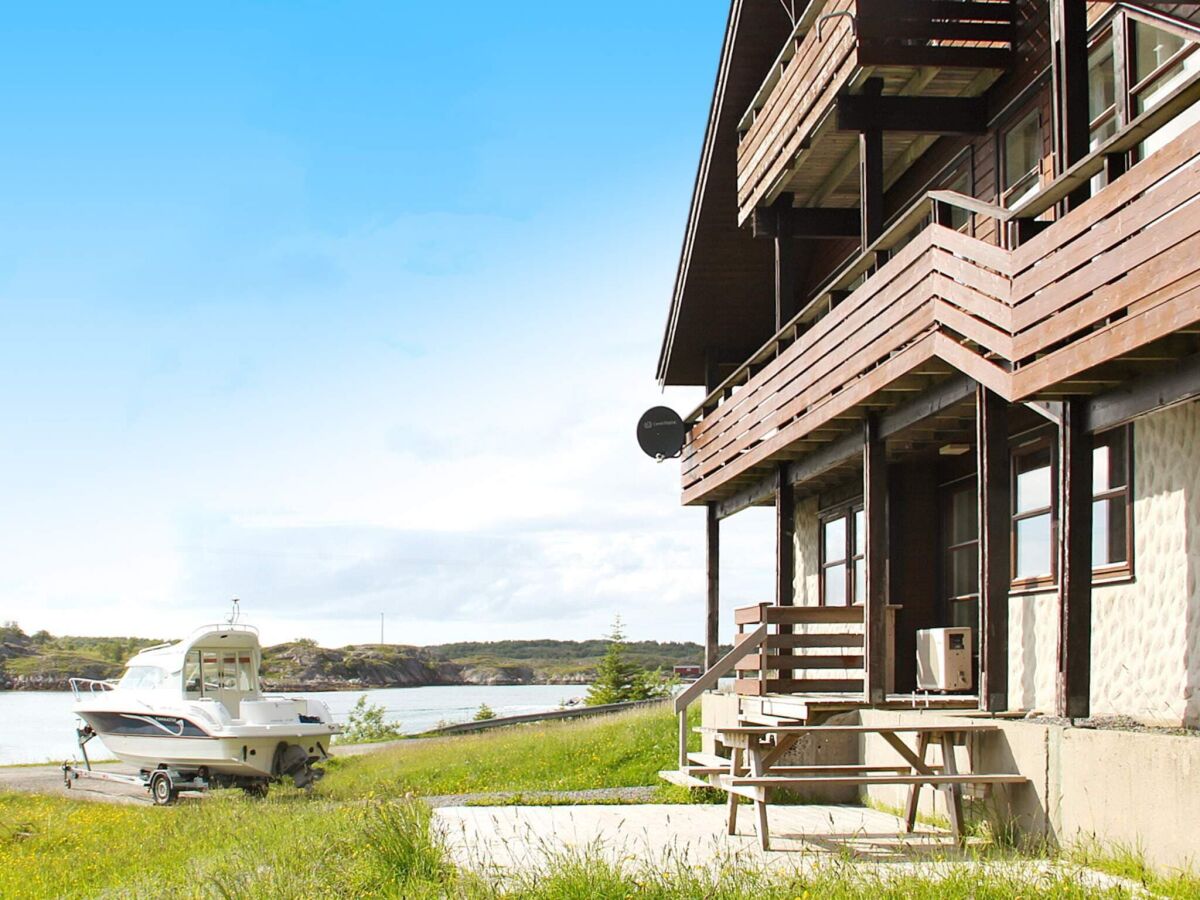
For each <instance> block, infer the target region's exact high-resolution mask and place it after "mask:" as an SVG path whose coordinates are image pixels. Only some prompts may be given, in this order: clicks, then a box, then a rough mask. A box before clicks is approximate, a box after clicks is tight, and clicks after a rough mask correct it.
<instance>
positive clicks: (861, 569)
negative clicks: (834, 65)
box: [854, 559, 867, 603]
mask: <svg viewBox="0 0 1200 900" xmlns="http://www.w3.org/2000/svg"><path fill="white" fill-rule="evenodd" d="M866 599H867V561H866V560H865V559H856V560H855V561H854V602H855V603H863V602H865V601H866Z"/></svg>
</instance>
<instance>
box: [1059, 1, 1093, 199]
mask: <svg viewBox="0 0 1200 900" xmlns="http://www.w3.org/2000/svg"><path fill="white" fill-rule="evenodd" d="M1087 31H1088V25H1087V4H1086V3H1085V0H1050V48H1051V51H1050V64H1051V72H1052V79H1051V83H1052V85H1053V93H1054V150H1055V154H1054V156H1055V168H1056V172H1055V174H1056V175H1061V174H1062V173H1063V172H1065V171H1067V170H1068V169H1069V168H1071V166H1073V165H1074V164H1075V163H1077V162H1079V160H1081V159H1083V158H1084V157H1085V156H1087V155H1088V151H1089V147H1088V143H1089V140H1090V124H1091V120H1090V117H1089V115H1088V63H1087V56H1088V48H1087V41H1088V37H1087ZM1089 195H1090V190H1089V186H1088V184H1087V182H1084V183H1083V184H1082V185H1080V186H1079V187H1078V188H1077V189H1076V190H1074V191H1072V192H1071V193H1070V194H1069V195H1068V196H1067V199H1066V205H1067V209H1074V208H1075V207H1076V206H1078V205H1079V204H1080V203H1082V202H1083V201H1084V200H1086V199H1087V198H1088V196H1089Z"/></svg>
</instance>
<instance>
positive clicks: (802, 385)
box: [681, 126, 1200, 504]
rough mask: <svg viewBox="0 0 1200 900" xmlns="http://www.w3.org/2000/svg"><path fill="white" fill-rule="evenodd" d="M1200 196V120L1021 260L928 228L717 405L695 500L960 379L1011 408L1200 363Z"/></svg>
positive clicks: (801, 327) (794, 328)
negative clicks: (1194, 360) (1199, 355)
mask: <svg viewBox="0 0 1200 900" xmlns="http://www.w3.org/2000/svg"><path fill="white" fill-rule="evenodd" d="M1197 196H1200V126H1194V127H1192V128H1191V129H1190V130H1188V131H1187V132H1185V133H1184V134H1183V135H1181V136H1180V137H1179V138H1177V139H1176V140H1175V141H1173V142H1172V143H1171V144H1169V145H1167V146H1166V147H1164V148H1163V149H1161V150H1159V151H1158V152H1156V153H1155V154H1153V155H1152V156H1151V157H1149V158H1148V159H1146V160H1145V161H1144V162H1141V163H1139V164H1138V165H1136V166H1134V167H1133V168H1132V169H1130V170H1129V171H1128V172H1127V173H1126V174H1124V175H1122V176H1121V177H1120V178H1119V179H1117V180H1116V181H1115V182H1114V183H1113V184H1111V185H1109V186H1108V187H1106V188H1104V189H1103V190H1102V191H1101V192H1100V193H1099V194H1098V195H1097V196H1095V197H1093V198H1092V199H1091V200H1089V201H1087V202H1086V203H1084V204H1082V205H1081V206H1080V207H1078V208H1077V209H1075V210H1073V211H1072V212H1070V213H1068V214H1067V215H1065V216H1064V217H1063V218H1062V219H1060V220H1059V221H1057V222H1055V223H1053V224H1051V225H1050V226H1049V227H1047V228H1045V230H1043V231H1042V232H1041V233H1039V234H1037V235H1035V236H1034V237H1032V238H1030V239H1029V240H1028V241H1027V242H1026V243H1024V244H1023V245H1022V246H1021V247H1019V248H1018V249H1016V250H1006V249H1003V248H1000V247H997V246H994V245H992V244H988V243H985V242H983V241H981V240H977V239H975V238H971V237H968V236H966V235H963V234H961V233H959V232H956V231H952V230H950V229H949V228H945V227H942V226H940V225H936V224H934V225H929V226H928V227H925V228H924V229H923V230H921V231H920V232H919V233H917V234H916V236H915V237H914V238H912V239H911V240H910V241H909V242H908V243H907V245H905V246H903V248H902V249H900V250H899V252H897V253H895V255H894V256H892V257H891V258H890V259H889V260H888V261H887V262H885V263H883V264H882V265H881V266H879V268H878V269H877V271H875V272H874V274H872V275H870V277H868V278H867V280H866V281H865V282H864V283H863V284H862V285H861V286H860V287H858V288H857V289H856V290H853V291H852V292H851V293H850V294H849V295H848V296H846V297H844V298H839V300H840V302H837V303H836V305H834V304H832V303H831V304H830V306H831V308H830V309H829V311H828V312H827V313H826V314H824V315H823V317H821V318H819V319H817V320H816V321H805V320H804V317H803V314H802V315H801V316H800V317H797V319H796V320H795V321H793V322H789V323H788V324H787V326H785V328H784V329H783V331H781V333H780V334H779V335H776V338H775V339H773V343H772V344H771V345H770V346H771V347H772V348H773V353H774V355H773V356H769V358H768V357H764V356H761V355H760V356H759V357H756V358H758V359H761V360H762V361H761V362H759V363H757V364H752V365H751V366H749V367H748V368H747V369H745V370H744V379H743V376H742V375H738V376H737V379H741V380H738V383H736V384H735V383H733V382H732V381H731V382H730V383H729V384H728V385H727V386H726V387H725V388H724V389H723V391H722V392H721V393H720V395H719V396H718V400H717V403H716V406H715V408H712V407H711V406H706V407H704V408H703V412H704V414H703V415H702V416H701V417H700V418H699V419H698V420H696V421H695V422H694V424H693V425H692V428H691V431H690V433H689V436H688V441H687V444H686V446H685V448H684V454H683V460H682V467H681V468H682V473H683V475H682V486H683V501H684V502H685V503H688V504H695V503H701V502H707V501H714V500H722V499H725V498H727V497H729V496H731V495H732V494H733V493H735V492H736V491H737V490H738V489H739V488H742V487H745V486H746V485H747V484H751V483H755V482H758V481H759V480H761V479H762V478H763V477H764V476H765V475H766V474H767V473H768V472H770V471H771V470H772V469H773V468H774V467H775V466H777V464H778V463H779V462H781V461H788V460H796V459H801V458H803V457H804V456H806V455H807V454H809V453H812V452H813V451H815V450H817V449H819V448H821V447H824V446H826V445H828V444H830V443H831V442H832V441H834V440H836V439H837V438H839V437H842V436H844V435H847V434H849V433H851V432H855V433H857V432H858V431H860V430H861V427H862V426H861V421H862V418H863V415H864V413H866V412H869V411H871V410H878V409H880V408H888V407H891V406H895V405H898V404H899V403H900V402H901V401H902V400H904V399H905V398H908V397H911V396H913V394H914V393H915V392H918V391H922V390H924V389H926V388H928V387H930V386H931V385H934V384H936V383H937V382H938V381H940V380H943V379H945V378H947V377H948V376H949V375H950V374H952V373H955V372H958V373H964V374H966V375H967V376H969V377H970V378H972V379H974V380H975V381H977V382H979V383H980V384H983V385H985V386H987V387H988V388H990V389H991V390H992V391H994V392H995V393H997V394H999V395H1000V396H1001V397H1003V398H1005V399H1006V400H1009V401H1025V400H1035V399H1037V400H1044V399H1057V398H1060V397H1062V396H1066V395H1087V394H1096V393H1100V392H1102V391H1104V390H1105V389H1106V388H1110V387H1112V386H1114V385H1118V384H1120V383H1121V382H1122V381H1124V380H1127V379H1128V378H1129V377H1130V375H1131V374H1136V373H1139V372H1145V371H1153V370H1154V369H1155V367H1156V366H1157V367H1158V368H1160V369H1161V368H1162V367H1164V366H1169V365H1171V364H1172V362H1173V361H1174V360H1178V359H1180V358H1182V357H1184V356H1188V355H1191V354H1194V353H1195V352H1196V351H1197V341H1196V337H1195V336H1196V335H1197V333H1198V332H1200V204H1197V203H1194V202H1192V201H1194V200H1195V199H1196V198H1197ZM972 202H975V203H976V205H983V204H978V202H977V201H972ZM1001 213H1003V211H1001ZM889 239H891V240H893V242H894V243H898V241H896V240H895V235H889ZM864 258H867V255H864ZM867 265H868V266H869V262H868V264H867ZM849 274H853V273H852V272H851V273H849ZM789 329H790V332H789ZM785 332H788V333H787V334H785Z"/></svg>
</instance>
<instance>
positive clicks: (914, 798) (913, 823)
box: [904, 731, 929, 834]
mask: <svg viewBox="0 0 1200 900" xmlns="http://www.w3.org/2000/svg"><path fill="white" fill-rule="evenodd" d="M928 752H929V734H928V733H927V732H924V731H922V732H921V733H920V734H919V735H917V758H918V759H919V760H920V761H921V762H922V763H924V762H925V756H926V754H928ZM927 771H928V769H927ZM912 774H914V775H921V774H925V773H922V772H918V771H917V769H916V768H915V767H914V768H913V770H912ZM920 799H921V785H919V784H914V785H912V786H911V787H909V789H908V804H907V805H906V806H905V808H904V830H905V831H907V832H908V833H909V834H912V833H913V830H914V829H915V828H916V827H917V805H918V803H919V801H920Z"/></svg>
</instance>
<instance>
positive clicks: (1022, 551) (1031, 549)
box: [1016, 513, 1052, 578]
mask: <svg viewBox="0 0 1200 900" xmlns="http://www.w3.org/2000/svg"><path fill="white" fill-rule="evenodd" d="M1016 537H1017V547H1016V550H1017V571H1016V577H1017V578H1037V577H1039V576H1043V575H1050V574H1051V572H1052V569H1051V566H1050V514H1049V513H1045V514H1043V515H1040V516H1031V517H1030V518H1028V519H1021V520H1020V521H1019V522H1017V536H1016Z"/></svg>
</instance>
